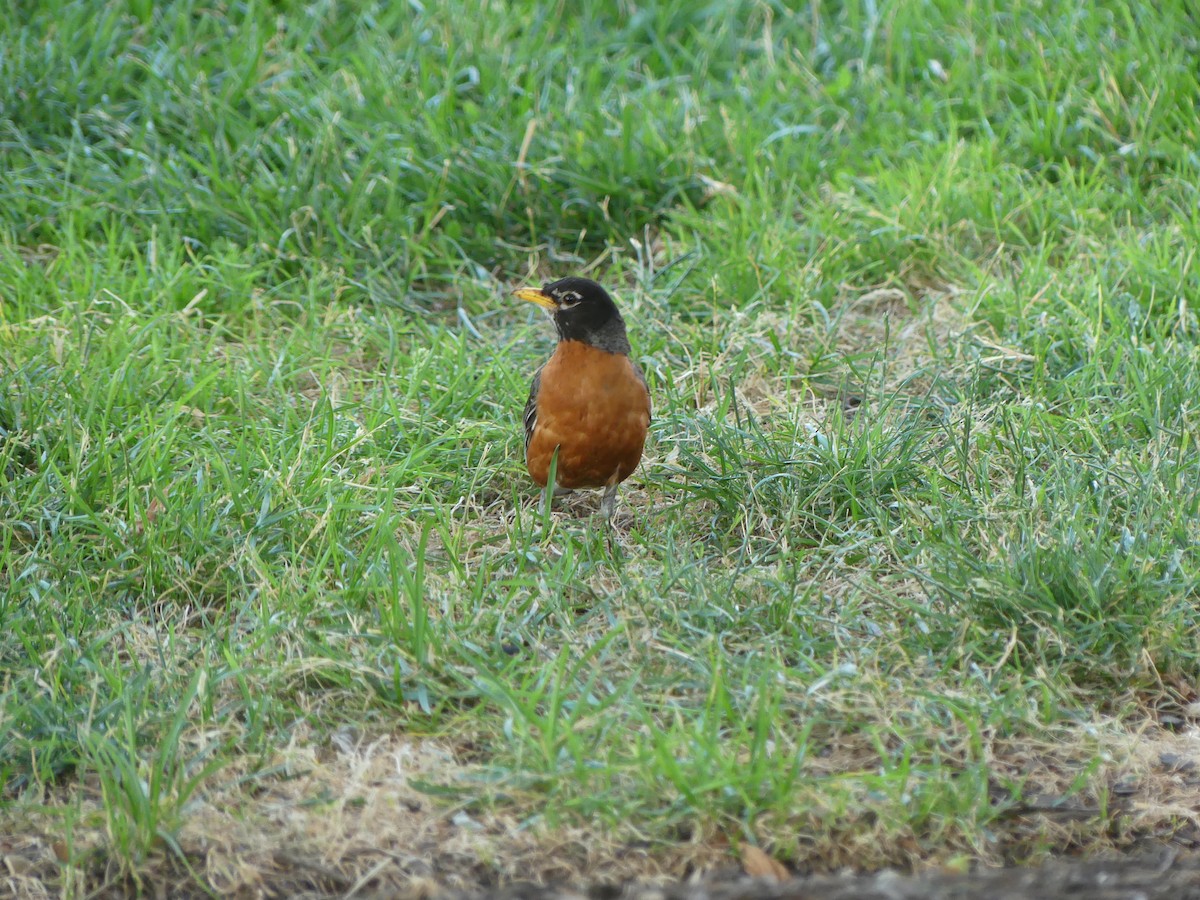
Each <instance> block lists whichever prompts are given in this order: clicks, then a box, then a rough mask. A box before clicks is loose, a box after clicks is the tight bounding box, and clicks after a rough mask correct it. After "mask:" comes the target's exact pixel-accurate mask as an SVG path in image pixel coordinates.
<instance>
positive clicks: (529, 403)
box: [522, 369, 542, 451]
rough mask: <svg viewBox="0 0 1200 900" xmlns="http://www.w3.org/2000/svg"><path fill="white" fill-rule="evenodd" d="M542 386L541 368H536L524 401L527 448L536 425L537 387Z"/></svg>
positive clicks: (527, 448)
mask: <svg viewBox="0 0 1200 900" xmlns="http://www.w3.org/2000/svg"><path fill="white" fill-rule="evenodd" d="M541 386H542V370H541V369H538V370H537V372H535V373H534V375H533V382H532V383H531V384H530V385H529V399H528V400H526V401H525V413H524V415H523V416H522V418H523V419H524V421H525V449H526V451H528V450H529V442H530V440H532V439H533V429H534V428H536V427H537V398H538V389H539V388H541Z"/></svg>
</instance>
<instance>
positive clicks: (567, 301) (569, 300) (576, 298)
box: [557, 291, 583, 310]
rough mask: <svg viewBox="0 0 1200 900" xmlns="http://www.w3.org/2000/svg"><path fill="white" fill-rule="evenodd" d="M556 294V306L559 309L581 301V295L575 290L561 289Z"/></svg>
mask: <svg viewBox="0 0 1200 900" xmlns="http://www.w3.org/2000/svg"><path fill="white" fill-rule="evenodd" d="M557 296H558V308H559V309H560V310H563V309H570V308H571V307H573V306H578V305H579V304H580V303H582V302H583V297H581V296H580V295H579V294H577V293H576V292H575V291H563V293H561V294H558V295H557Z"/></svg>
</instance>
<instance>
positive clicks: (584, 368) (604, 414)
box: [514, 277, 650, 519]
mask: <svg viewBox="0 0 1200 900" xmlns="http://www.w3.org/2000/svg"><path fill="white" fill-rule="evenodd" d="M514 294H515V295H516V296H517V297H520V298H521V299H522V300H528V301H530V302H531V303H536V304H537V305H538V306H540V307H542V308H543V309H545V310H546V311H547V312H549V313H550V318H551V319H553V320H554V327H555V329H557V331H558V346H557V347H555V348H554V353H553V354H552V355H551V356H550V359H548V360H547V361H546V363H545V365H543V366H542V367H541V368H540V369H538V371H537V373H536V374H535V375H534V376H533V383H532V384H531V385H530V386H529V400H528V402H527V403H526V404H525V465H526V467H527V468H528V469H529V474H530V475H531V476H533V480H534V481H536V482H537V483H538V484H539V485H541V486H542V487H546V482H547V481H548V480H549V478H550V467H551V462H552V460H553V458H554V455H555V451H557V453H558V463H557V468H556V469H555V478H554V485H553V486H552V489H553V490H554V491H555V492H556V493H557V492H559V491H570V490H574V489H576V488H604V497H603V500H602V501H601V503H600V510H601V512H603V513H604V515H605V517H606V518H609V519H611V518H612V512H613V503H614V501H615V499H616V496H617V485H618V484H620V483H621V482H622V481H624V480H625V479H626V478H628V477H629V476H630V475H631V474H632V473H633V470H634V469H636V468H637V464H638V462H639V461H640V460H641V458H642V447H643V446H644V445H645V443H646V430H647V429H648V428H649V426H650V391H649V390H648V389H647V388H646V379H645V377H644V376H643V375H642V370H641V369H640V368H639V367H638V364H637V363H635V362H634V361H633V360H632V359H630V358H629V338H628V337H626V335H625V320H624V319H622V318H621V313H620V312H618V311H617V305H616V304H615V303H613V300H612V297H610V296H609V295H608V291H606V290H604V288H602V287H601V286H600V285H598V284H596V282H594V281H591V280H590V279H587V278H574V277H572V278H562V279H560V280H558V281H552V282H550V283H549V284H547V285H546V286H545V287H542V288H521V289H520V290H518V291H514Z"/></svg>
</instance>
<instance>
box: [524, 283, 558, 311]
mask: <svg viewBox="0 0 1200 900" xmlns="http://www.w3.org/2000/svg"><path fill="white" fill-rule="evenodd" d="M513 296H514V297H517V298H519V299H521V300H528V301H529V302H530V303H536V304H537V305H538V306H540V307H541V308H542V309H548V310H550V311H551V312H554V310H556V309H558V304H557V303H555V302H554V298H553V297H551V296H550V295H549V294H547V293H546V292H545V291H543V290H539V289H538V288H520V289H519V290H515V291H513Z"/></svg>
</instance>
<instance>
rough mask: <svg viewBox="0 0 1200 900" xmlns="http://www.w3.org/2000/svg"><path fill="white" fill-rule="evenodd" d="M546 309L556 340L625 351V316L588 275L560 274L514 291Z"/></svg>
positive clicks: (627, 340)
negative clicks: (531, 286)
mask: <svg viewBox="0 0 1200 900" xmlns="http://www.w3.org/2000/svg"><path fill="white" fill-rule="evenodd" d="M515 293H516V295H517V296H518V297H520V298H521V299H522V300H529V301H530V302H532V303H536V304H537V305H538V306H540V307H542V308H543V309H545V310H546V311H547V312H549V313H550V317H551V318H552V319H553V320H554V327H555V328H556V329H557V330H558V337H559V340H563V341H582V342H583V343H585V344H591V345H592V346H593V347H598V348H599V349H601V350H607V351H608V352H609V353H625V354H628V353H629V338H628V337H626V335H625V320H624V319H622V318H621V313H620V312H619V311H618V310H617V304H615V303H613V299H612V297H610V296H609V295H608V291H606V290H605V289H604V288H602V287H601V286H600V285H598V284H596V282H594V281H592V280H591V279H590V278H578V277H576V276H571V277H569V278H560V279H559V280H558V281H551V282H550V283H549V284H547V285H545V286H543V287H542V288H540V289H539V288H522V289H521V290H519V291H516V292H515Z"/></svg>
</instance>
